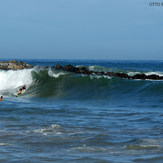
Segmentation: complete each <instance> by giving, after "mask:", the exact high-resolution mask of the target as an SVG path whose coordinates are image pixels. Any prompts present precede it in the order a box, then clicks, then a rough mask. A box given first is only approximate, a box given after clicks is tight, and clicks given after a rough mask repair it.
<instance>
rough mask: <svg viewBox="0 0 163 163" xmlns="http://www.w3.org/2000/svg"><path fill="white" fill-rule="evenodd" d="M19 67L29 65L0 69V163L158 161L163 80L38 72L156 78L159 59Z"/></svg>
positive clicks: (162, 67)
mask: <svg viewBox="0 0 163 163" xmlns="http://www.w3.org/2000/svg"><path fill="white" fill-rule="evenodd" d="M23 61H24V62H27V63H28V64H32V65H34V66H35V67H34V68H33V69H28V70H17V71H14V70H7V71H6V70H0V96H1V95H3V96H4V99H3V101H0V162H15V163H17V162H22V163H41V162H44V163H45V162H59V163H60V162H61V163H63V162H67V163H76V162H77V163H78V162H79V163H80V162H81V163H83V162H85V163H111V162H115V163H130V162H151V163H153V162H157V163H162V162H163V81H152V80H128V79H120V78H116V77H108V76H100V75H91V76H87V75H82V74H75V73H71V72H64V71H59V70H58V71H57V70H53V69H51V68H49V69H47V70H45V69H42V68H40V67H38V66H37V65H40V66H53V65H56V64H61V65H62V66H64V65H67V64H72V65H74V66H78V67H79V66H86V67H87V68H88V69H89V70H93V71H104V72H109V71H110V72H120V73H121V72H124V73H127V74H128V75H130V76H132V75H134V74H139V73H145V74H147V75H149V74H157V75H160V76H163V61H118V60H23ZM24 85H26V86H27V90H26V91H25V92H24V93H23V94H22V95H21V96H20V97H15V95H16V94H17V93H18V90H19V88H20V87H22V86H24Z"/></svg>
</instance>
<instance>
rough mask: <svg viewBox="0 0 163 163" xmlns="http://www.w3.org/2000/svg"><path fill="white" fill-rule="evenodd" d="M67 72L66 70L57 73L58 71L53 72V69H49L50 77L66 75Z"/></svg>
mask: <svg viewBox="0 0 163 163" xmlns="http://www.w3.org/2000/svg"><path fill="white" fill-rule="evenodd" d="M65 74H66V73H64V72H59V73H57V72H53V71H52V70H51V69H49V70H48V75H49V76H50V77H54V78H58V77H59V76H61V75H65Z"/></svg>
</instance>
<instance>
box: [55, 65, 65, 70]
mask: <svg viewBox="0 0 163 163" xmlns="http://www.w3.org/2000/svg"><path fill="white" fill-rule="evenodd" d="M55 69H56V70H62V69H63V67H62V66H61V65H60V64H57V65H56V66H55Z"/></svg>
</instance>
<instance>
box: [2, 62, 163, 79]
mask: <svg viewBox="0 0 163 163" xmlns="http://www.w3.org/2000/svg"><path fill="white" fill-rule="evenodd" d="M33 67H34V66H32V65H29V64H27V63H25V62H22V61H20V62H18V61H16V60H12V61H6V62H4V61H0V69H2V70H22V69H29V68H33ZM37 67H40V66H37ZM42 68H43V69H48V68H49V67H48V66H45V67H42ZM50 68H51V69H55V70H62V71H68V72H73V73H77V74H85V75H105V76H114V77H118V78H122V79H139V80H163V76H159V75H156V74H152V75H146V74H144V73H142V74H136V75H134V76H129V75H128V74H125V73H115V72H106V73H105V72H103V71H101V72H97V71H90V70H88V69H87V67H83V66H82V67H75V66H73V65H70V64H69V65H65V66H61V65H60V64H57V65H56V66H51V67H50Z"/></svg>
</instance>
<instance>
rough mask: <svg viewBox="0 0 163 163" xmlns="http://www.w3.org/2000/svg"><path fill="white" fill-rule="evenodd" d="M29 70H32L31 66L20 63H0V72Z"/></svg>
mask: <svg viewBox="0 0 163 163" xmlns="http://www.w3.org/2000/svg"><path fill="white" fill-rule="evenodd" d="M29 68H33V66H32V65H29V64H27V63H25V62H22V61H20V62H18V61H16V60H12V61H7V62H5V61H0V69H1V70H22V69H29Z"/></svg>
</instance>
